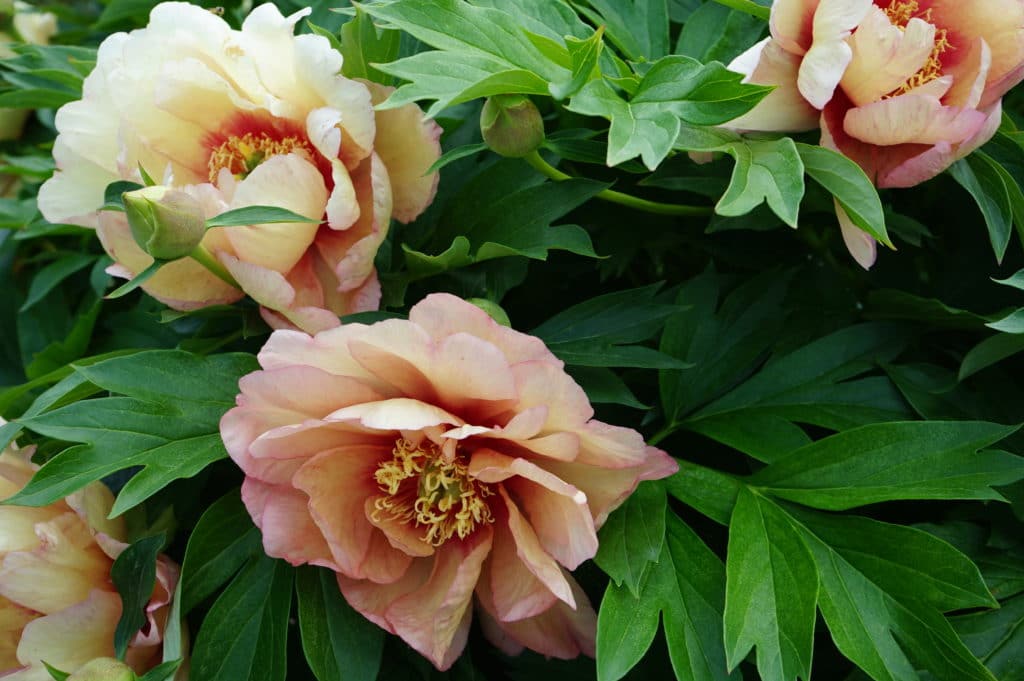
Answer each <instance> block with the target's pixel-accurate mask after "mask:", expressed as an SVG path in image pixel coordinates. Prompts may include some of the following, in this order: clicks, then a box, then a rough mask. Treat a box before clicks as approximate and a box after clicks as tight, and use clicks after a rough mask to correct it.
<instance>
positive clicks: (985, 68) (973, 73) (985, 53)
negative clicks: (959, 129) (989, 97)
mask: <svg viewBox="0 0 1024 681" xmlns="http://www.w3.org/2000/svg"><path fill="white" fill-rule="evenodd" d="M965 49H966V50H967V54H966V56H964V57H963V60H962V61H961V62H960V65H961V71H960V73H959V74H958V76H957V77H956V78H955V79H954V80H953V85H952V87H951V88H950V89H949V91H948V92H947V93H946V96H945V99H943V103H944V104H946V105H948V106H962V107H966V108H970V109H973V108H975V107H977V106H978V103H979V102H980V101H981V97H982V95H983V94H984V92H985V83H986V82H987V80H988V74H989V71H990V70H991V69H992V50H991V49H989V46H988V43H986V42H985V40H984V39H983V38H978V39H977V40H976V41H974V42H973V43H971V44H970V45H969V46H966V48H965Z"/></svg>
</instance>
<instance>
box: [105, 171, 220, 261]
mask: <svg viewBox="0 0 1024 681" xmlns="http://www.w3.org/2000/svg"><path fill="white" fill-rule="evenodd" d="M121 200H122V201H123V202H124V212H125V214H126V215H127V216H128V226H129V227H131V230H132V236H133V237H135V243H137V244H138V245H139V248H141V249H142V250H144V251H145V252H146V253H149V254H150V255H151V256H153V257H154V258H155V259H157V260H177V259H178V258H184V257H185V256H186V255H188V254H189V253H191V252H192V251H193V250H195V247H196V246H198V245H199V242H201V241H202V240H203V235H204V234H205V233H206V219H205V217H204V215H203V208H202V206H200V205H199V202H198V201H197V200H195V199H194V198H192V197H191V196H189V195H188V194H186V193H185V192H183V191H178V190H177V189H171V188H169V187H159V186H157V187H143V188H142V189H136V190H135V191H131V192H125V193H124V194H123V195H122V196H121Z"/></svg>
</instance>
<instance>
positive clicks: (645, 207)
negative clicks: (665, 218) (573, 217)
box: [523, 151, 712, 216]
mask: <svg viewBox="0 0 1024 681" xmlns="http://www.w3.org/2000/svg"><path fill="white" fill-rule="evenodd" d="M523 160H524V161H526V162H527V163H529V164H530V165H531V166H533V167H534V168H535V169H536V170H537V171H538V172H540V173H541V174H542V175H544V176H545V177H550V178H551V179H552V180H556V181H558V182H562V181H564V180H571V179H573V178H572V176H571V175H566V174H565V173H563V172H562V171H561V170H559V169H558V168H556V167H554V166H553V165H551V164H550V163H548V162H547V161H545V160H544V159H543V158H541V156H540V154H539V153H537V152H536V151H532V152H530V154H529V155H528V156H524V157H523ZM597 198H599V199H602V200H604V201H610V202H611V203H617V204H619V205H622V206H628V207H630V208H635V209H637V210H641V211H644V212H645V213H654V214H656V215H687V216H694V215H711V212H712V210H711V207H710V206H707V207H705V206H686V205H682V204H678V203H660V202H658V201H648V200H647V199H641V198H639V197H636V196H633V195H631V194H623V193H622V192H617V191H613V190H611V189H605V190H604V191H602V192H600V193H599V194H598V195H597Z"/></svg>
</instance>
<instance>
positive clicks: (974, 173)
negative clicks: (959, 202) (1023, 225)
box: [949, 151, 1019, 262]
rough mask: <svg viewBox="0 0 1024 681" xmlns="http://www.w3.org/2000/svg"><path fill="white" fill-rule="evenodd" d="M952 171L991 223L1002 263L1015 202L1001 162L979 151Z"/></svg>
mask: <svg viewBox="0 0 1024 681" xmlns="http://www.w3.org/2000/svg"><path fill="white" fill-rule="evenodd" d="M949 172H950V174H951V175H952V176H953V179H955V180H956V181H957V182H959V183H960V185H961V186H962V187H963V188H964V189H966V190H967V191H968V192H969V193H970V194H971V196H973V197H974V200H975V201H976V202H977V204H978V208H980V209H981V214H982V216H983V217H984V218H985V224H986V225H987V226H988V235H989V239H990V240H991V241H992V250H993V251H995V254H996V260H999V261H1000V262H1002V260H1003V255H1005V254H1006V247H1007V245H1009V243H1010V235H1011V234H1012V233H1013V205H1012V203H1011V196H1010V190H1009V189H1008V187H1007V184H1006V181H1005V179H1004V177H1003V173H1000V172H999V169H998V164H997V163H996V162H995V161H993V160H992V159H991V158H989V157H988V156H986V155H985V154H983V153H981V152H980V151H979V152H975V153H973V154H971V155H970V156H968V157H967V158H965V159H963V160H960V161H957V162H956V163H954V164H953V165H952V166H951V167H950V169H949ZM1018 192H1019V188H1018Z"/></svg>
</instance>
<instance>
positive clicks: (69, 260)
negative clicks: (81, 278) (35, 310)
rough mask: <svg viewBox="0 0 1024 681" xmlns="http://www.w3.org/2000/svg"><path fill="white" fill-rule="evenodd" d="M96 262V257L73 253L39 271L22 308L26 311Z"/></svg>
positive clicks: (33, 279)
mask: <svg viewBox="0 0 1024 681" xmlns="http://www.w3.org/2000/svg"><path fill="white" fill-rule="evenodd" d="M95 261H96V256H94V255H88V254H85V253H71V254H68V255H66V256H64V257H62V258H60V259H58V260H54V261H53V262H52V263H50V264H49V265H47V266H46V267H44V268H43V269H41V270H39V273H38V274H37V275H36V276H35V277H33V278H32V284H31V286H29V290H28V295H27V296H26V297H25V302H24V303H23V304H22V306H21V310H22V311H25V310H27V309H28V308H30V307H32V306H33V305H35V304H36V303H38V302H39V301H40V300H42V299H43V298H45V297H46V294H48V293H49V292H50V291H52V290H53V289H55V288H56V287H57V286H58V285H59V284H60V283H61V282H62V281H64V280H65V279H67V278H68V277H70V276H71V275H72V274H74V273H75V272H78V271H80V270H83V269H85V268H86V267H88V266H89V265H91V264H92V263H94V262H95Z"/></svg>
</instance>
